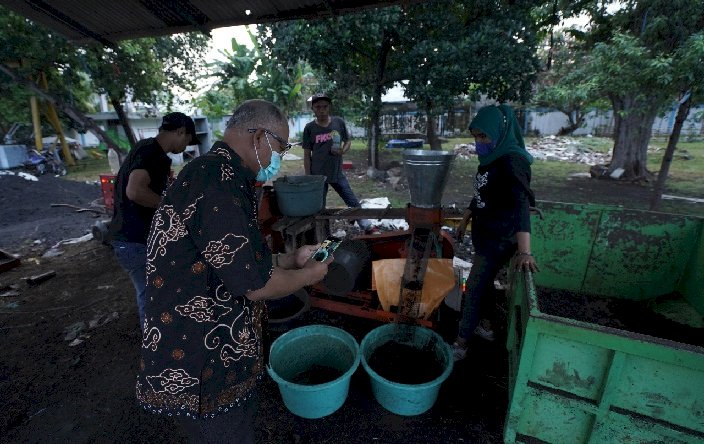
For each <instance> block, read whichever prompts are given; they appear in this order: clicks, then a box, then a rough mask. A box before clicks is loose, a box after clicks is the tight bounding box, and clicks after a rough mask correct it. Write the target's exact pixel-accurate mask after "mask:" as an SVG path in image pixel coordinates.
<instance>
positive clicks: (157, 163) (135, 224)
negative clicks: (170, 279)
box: [110, 112, 199, 328]
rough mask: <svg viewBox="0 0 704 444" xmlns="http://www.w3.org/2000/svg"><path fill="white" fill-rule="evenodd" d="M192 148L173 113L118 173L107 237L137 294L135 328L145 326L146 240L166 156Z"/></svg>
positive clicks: (192, 138)
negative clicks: (110, 240) (113, 208)
mask: <svg viewBox="0 0 704 444" xmlns="http://www.w3.org/2000/svg"><path fill="white" fill-rule="evenodd" d="M197 143H199V142H198V138H197V137H196V127H195V123H194V122H193V119H191V118H190V117H188V116H187V115H185V114H183V113H178V112H175V113H170V114H166V115H165V116H164V117H163V119H162V122H161V126H160V127H159V134H157V136H156V137H150V138H148V139H144V140H141V141H140V142H139V143H138V144H137V146H135V147H134V149H132V150H131V151H130V153H129V154H128V155H127V157H126V158H125V160H124V161H123V162H122V165H121V166H120V171H119V172H118V173H117V179H116V181H115V210H114V213H113V217H112V221H111V223H110V234H111V236H112V239H113V241H112V246H113V249H114V251H115V256H116V257H117V261H118V262H119V263H120V265H121V266H122V268H124V269H125V271H127V273H128V274H129V276H130V279H131V280H132V284H133V285H134V288H135V291H136V293H137V308H138V311H139V325H140V328H143V326H144V289H145V287H146V275H147V271H146V266H147V251H146V244H147V235H148V234H149V227H150V226H151V223H152V218H153V217H154V212H155V211H156V208H157V207H158V206H159V202H160V201H161V195H162V193H163V192H164V190H166V186H167V184H168V179H169V171H170V169H171V159H170V158H169V156H167V153H174V154H180V153H182V152H183V151H184V150H185V149H186V147H187V146H188V145H194V144H197Z"/></svg>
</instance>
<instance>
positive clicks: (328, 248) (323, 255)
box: [310, 238, 342, 262]
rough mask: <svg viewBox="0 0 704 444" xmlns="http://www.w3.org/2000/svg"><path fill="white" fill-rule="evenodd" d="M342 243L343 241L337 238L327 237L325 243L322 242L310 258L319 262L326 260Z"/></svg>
mask: <svg viewBox="0 0 704 444" xmlns="http://www.w3.org/2000/svg"><path fill="white" fill-rule="evenodd" d="M341 243H342V241H340V240H338V239H335V238H328V239H325V240H324V241H323V243H322V244H320V248H318V249H317V250H316V251H315V253H313V255H312V256H311V257H310V258H311V259H313V260H316V261H318V262H325V261H326V260H327V258H328V257H329V256H330V255H331V254H332V252H333V251H335V249H336V248H337V247H339V246H340V244H341Z"/></svg>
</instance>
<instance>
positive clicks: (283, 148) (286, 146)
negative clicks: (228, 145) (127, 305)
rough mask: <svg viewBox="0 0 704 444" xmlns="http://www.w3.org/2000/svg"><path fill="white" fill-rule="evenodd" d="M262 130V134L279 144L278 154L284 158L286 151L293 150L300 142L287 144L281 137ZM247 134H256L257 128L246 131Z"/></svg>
mask: <svg viewBox="0 0 704 444" xmlns="http://www.w3.org/2000/svg"><path fill="white" fill-rule="evenodd" d="M263 130H264V132H265V133H266V134H268V135H270V136H271V137H273V138H274V140H276V141H277V142H279V145H281V151H279V154H280V155H281V157H284V155H285V154H286V153H288V150H290V149H291V148H293V147H294V146H296V145H300V144H301V142H296V143H288V142H286V141H285V140H284V139H282V138H281V137H279V136H277V135H276V134H274V133H272V132H271V131H269V130H268V129H266V128H263ZM247 132H248V133H250V134H254V133H256V132H257V128H249V129H247Z"/></svg>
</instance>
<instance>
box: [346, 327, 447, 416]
mask: <svg viewBox="0 0 704 444" xmlns="http://www.w3.org/2000/svg"><path fill="white" fill-rule="evenodd" d="M399 329H402V331H403V332H402V334H399ZM390 341H396V342H399V343H402V344H405V345H410V346H413V347H415V348H418V349H423V348H424V347H426V346H428V345H429V344H430V346H431V347H433V348H434V351H435V354H436V357H437V361H438V362H439V363H440V364H441V365H442V366H443V368H444V370H443V372H442V374H441V375H440V376H438V377H437V378H436V379H434V380H432V381H429V382H426V383H422V384H401V383H398V382H394V381H390V380H388V379H386V378H383V377H382V376H380V375H379V374H378V373H377V372H375V371H374V369H372V368H371V367H370V366H369V358H370V357H371V356H372V354H373V353H374V351H375V350H376V349H377V348H379V347H381V346H382V345H384V344H386V343H388V342H390ZM360 352H361V355H362V366H363V367H364V370H366V371H367V373H368V374H369V378H370V380H371V386H372V393H374V398H375V399H376V400H377V402H379V404H381V405H382V407H384V408H385V409H386V410H388V411H390V412H392V413H396V414H397V415H404V416H412V415H419V414H421V413H424V412H426V411H427V410H428V409H430V408H431V407H432V406H433V404H435V401H436V400H437V398H438V393H439V392H440V386H441V385H442V383H443V382H444V381H445V380H446V379H447V377H448V376H450V373H452V366H453V360H452V350H451V349H450V346H449V345H447V343H446V342H445V341H444V340H443V339H442V337H441V336H440V335H438V334H437V333H435V332H434V331H432V330H430V329H428V328H425V327H418V326H411V325H402V326H399V325H396V324H386V325H382V326H381V327H377V328H375V329H374V330H372V331H370V332H369V333H368V334H367V335H366V336H365V337H364V339H362V344H361V345H360Z"/></svg>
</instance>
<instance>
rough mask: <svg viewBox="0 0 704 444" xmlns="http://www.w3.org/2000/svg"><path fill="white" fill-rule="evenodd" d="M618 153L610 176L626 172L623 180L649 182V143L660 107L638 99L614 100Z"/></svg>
mask: <svg viewBox="0 0 704 444" xmlns="http://www.w3.org/2000/svg"><path fill="white" fill-rule="evenodd" d="M611 103H612V105H613V110H614V150H613V156H612V158H611V165H610V166H609V174H611V173H612V172H613V171H614V170H616V169H617V168H623V170H624V171H623V174H622V175H621V177H620V179H624V180H648V179H650V173H649V172H648V170H647V168H646V167H647V164H646V162H647V156H648V142H649V141H650V135H651V132H652V128H653V122H654V121H655V116H656V115H657V106H656V104H654V103H652V102H651V101H648V100H647V99H645V98H640V99H639V98H636V97H635V96H624V97H612V98H611Z"/></svg>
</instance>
